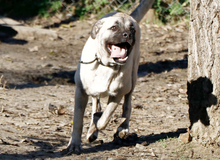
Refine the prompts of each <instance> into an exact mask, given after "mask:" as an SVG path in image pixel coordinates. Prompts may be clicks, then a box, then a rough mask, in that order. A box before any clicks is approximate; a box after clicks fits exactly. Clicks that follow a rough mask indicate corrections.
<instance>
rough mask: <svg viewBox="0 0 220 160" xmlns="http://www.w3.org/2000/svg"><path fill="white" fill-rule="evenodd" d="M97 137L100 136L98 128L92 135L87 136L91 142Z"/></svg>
mask: <svg viewBox="0 0 220 160" xmlns="http://www.w3.org/2000/svg"><path fill="white" fill-rule="evenodd" d="M97 138H98V130H96V131H95V132H93V133H92V134H91V135H88V136H87V140H88V142H89V143H91V142H93V141H95V140H96V139H97Z"/></svg>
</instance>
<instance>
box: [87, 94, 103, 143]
mask: <svg viewBox="0 0 220 160" xmlns="http://www.w3.org/2000/svg"><path fill="white" fill-rule="evenodd" d="M100 111H101V104H100V100H99V98H97V97H92V118H91V123H90V127H89V131H88V133H87V140H88V141H89V142H93V141H94V140H96V139H97V137H98V130H97V128H96V126H95V123H94V114H95V113H96V112H100Z"/></svg>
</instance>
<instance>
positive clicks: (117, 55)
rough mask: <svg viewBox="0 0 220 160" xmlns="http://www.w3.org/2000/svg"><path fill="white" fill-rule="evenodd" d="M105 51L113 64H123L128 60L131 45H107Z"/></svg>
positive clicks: (126, 43)
mask: <svg viewBox="0 0 220 160" xmlns="http://www.w3.org/2000/svg"><path fill="white" fill-rule="evenodd" d="M107 49H108V51H109V53H110V55H111V58H113V59H114V61H115V62H118V63H125V62H126V61H127V59H128V55H129V52H130V49H131V45H130V44H129V43H128V42H124V43H119V44H108V45H107Z"/></svg>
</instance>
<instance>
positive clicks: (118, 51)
mask: <svg viewBox="0 0 220 160" xmlns="http://www.w3.org/2000/svg"><path fill="white" fill-rule="evenodd" d="M111 49H112V50H111V57H112V58H125V57H126V55H127V53H126V50H125V48H120V47H118V46H115V45H112V48H111Z"/></svg>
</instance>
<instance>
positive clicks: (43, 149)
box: [0, 128, 187, 159]
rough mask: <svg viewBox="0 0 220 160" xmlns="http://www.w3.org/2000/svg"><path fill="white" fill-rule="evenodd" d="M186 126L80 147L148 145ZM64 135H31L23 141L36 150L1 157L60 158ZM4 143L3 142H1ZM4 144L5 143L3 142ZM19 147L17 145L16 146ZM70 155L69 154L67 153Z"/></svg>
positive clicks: (106, 148)
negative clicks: (164, 131)
mask: <svg viewBox="0 0 220 160" xmlns="http://www.w3.org/2000/svg"><path fill="white" fill-rule="evenodd" d="M186 132H187V129H186V128H179V129H178V130H177V131H176V132H167V133H160V134H150V135H146V136H144V135H141V136H140V137H138V136H137V134H136V133H131V134H130V136H128V137H127V138H126V139H124V140H121V139H120V140H119V139H117V138H115V139H114V141H113V142H108V143H103V144H99V145H96V146H94V147H90V145H91V144H84V147H85V146H87V147H88V148H85V149H82V153H83V154H89V153H95V152H100V151H101V152H103V151H111V150H115V149H119V148H121V147H126V146H127V147H131V146H133V147H134V146H135V145H136V144H142V143H144V142H145V145H146V144H147V145H149V144H151V143H155V142H157V141H159V140H161V139H168V138H177V137H179V135H180V134H181V133H186ZM64 138H65V139H66V137H61V139H60V138H59V139H36V138H32V137H28V138H26V139H28V140H27V141H26V142H25V143H27V144H28V145H30V146H33V147H35V148H37V150H36V151H31V152H28V153H27V154H7V153H4V154H0V158H1V159H10V158H11V157H13V158H14V157H17V159H30V158H60V157H64V156H67V154H66V153H65V152H63V151H57V148H58V147H60V146H64V145H67V143H68V142H67V141H66V140H65V139H64ZM1 145H4V144H1ZM5 145H6V144H5ZM18 147H19V146H18ZM72 154H74V153H72ZM68 155H71V154H68Z"/></svg>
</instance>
